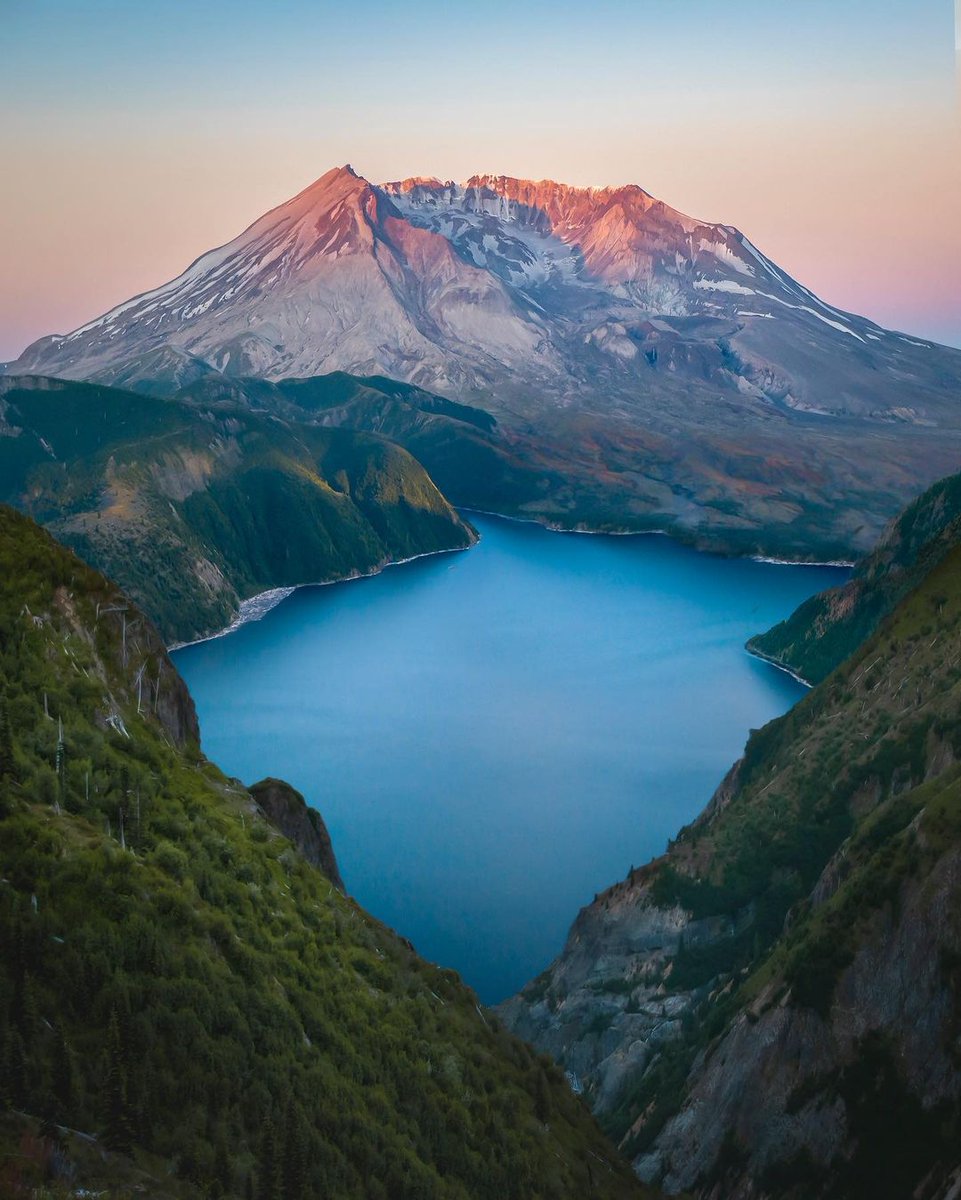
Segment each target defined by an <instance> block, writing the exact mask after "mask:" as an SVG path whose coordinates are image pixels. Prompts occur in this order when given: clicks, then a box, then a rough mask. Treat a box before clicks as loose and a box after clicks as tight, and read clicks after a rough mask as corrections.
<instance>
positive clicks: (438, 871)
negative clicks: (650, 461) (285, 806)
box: [174, 515, 847, 1003]
mask: <svg viewBox="0 0 961 1200" xmlns="http://www.w3.org/2000/svg"><path fill="white" fill-rule="evenodd" d="M471 519H472V520H473V522H474V524H475V525H476V526H477V528H478V529H479V531H480V533H481V535H482V540H481V542H480V544H479V545H478V546H476V547H475V548H474V549H473V550H470V551H468V552H465V553H459V554H444V555H439V556H437V557H434V558H428V559H421V560H419V561H417V562H412V563H408V564H405V565H402V566H398V567H395V568H391V569H390V570H387V571H385V572H384V573H383V574H381V575H378V576H375V577H373V578H369V579H361V580H354V581H351V582H348V583H343V584H335V585H329V586H325V587H308V588H301V589H299V590H298V591H296V592H294V593H293V594H292V595H291V596H289V597H288V598H287V599H286V600H285V601H284V602H283V603H282V604H280V605H279V606H278V607H277V608H275V609H273V610H272V611H271V612H270V613H268V614H267V616H266V617H264V618H263V620H261V621H258V622H256V623H252V624H248V625H245V626H243V627H241V628H240V629H238V630H236V631H235V632H234V633H231V634H230V635H229V636H227V637H222V638H216V639H213V640H211V641H208V642H203V643H200V644H198V645H194V646H188V647H185V648H183V649H181V650H179V651H178V652H177V653H176V654H175V656H174V657H175V661H176V663H177V666H178V668H179V669H180V671H181V672H182V673H183V675H184V677H185V679H186V680H187V683H188V684H189V686H190V689H191V691H192V693H193V695H194V698H195V700H196V703H197V710H198V713H199V716H200V721H201V731H202V735H203V745H204V749H205V751H206V753H207V754H208V755H209V756H210V757H211V758H212V759H213V760H214V761H215V762H217V763H218V764H219V765H220V766H221V767H222V768H223V769H224V770H225V771H227V772H229V773H230V774H232V775H236V776H238V777H239V778H241V779H242V780H244V782H245V783H253V782H255V781H256V780H258V779H260V778H262V777H263V776H265V775H275V776H278V777H280V778H283V779H287V780H288V781H289V782H290V783H292V784H293V785H294V786H295V787H296V788H298V789H299V790H300V791H302V792H303V793H304V795H305V796H306V798H307V800H308V802H309V803H310V804H312V805H313V806H314V807H316V808H318V809H319V810H320V811H321V813H322V814H323V816H324V819H325V820H326V822H327V825H328V827H329V829H330V833H331V836H332V838H333V842H334V849H335V851H336V853H337V857H338V860H339V863H340V867H341V871H342V874H343V876H344V880H345V882H346V885H347V888H348V890H349V892H350V893H351V895H353V896H355V897H356V899H357V900H358V901H359V902H360V903H361V904H363V905H364V907H365V908H367V909H369V910H370V912H372V913H373V914H374V915H375V916H377V917H379V918H380V919H381V920H382V921H385V922H386V923H387V924H388V925H391V926H393V927H394V928H395V929H396V930H397V931H398V932H399V933H401V934H403V935H404V936H405V937H408V938H410V939H411V940H412V941H413V943H414V945H415V946H416V947H417V949H418V950H419V951H420V952H421V953H422V954H424V955H425V956H426V957H428V958H430V959H433V960H435V961H437V962H439V963H441V964H443V965H445V966H450V967H454V968H455V969H456V970H457V971H459V972H460V973H461V975H462V976H463V977H464V979H465V980H466V981H467V982H468V983H469V984H471V985H472V986H473V987H474V988H476V989H477V991H478V993H479V995H480V997H481V999H482V1000H484V1001H485V1002H488V1003H493V1002H496V1001H498V1000H501V999H503V998H505V997H506V996H507V995H509V994H511V993H512V992H514V991H516V990H517V989H518V988H520V987H521V986H523V984H524V983H526V982H527V981H528V980H529V979H531V978H532V977H533V976H535V975H536V974H538V972H539V971H541V970H542V969H543V968H544V967H545V966H547V964H548V962H549V961H550V960H551V959H552V958H553V957H554V955H555V954H557V953H558V952H559V951H560V949H561V946H562V944H563V941H564V938H565V935H566V933H567V930H568V928H569V926H570V924H571V921H572V920H573V919H574V917H575V916H576V915H577V911H578V909H579V908H580V907H581V906H582V905H584V904H586V903H588V902H589V901H590V900H591V899H592V897H593V895H594V893H595V892H596V891H599V890H601V889H603V888H605V887H607V886H608V885H610V884H612V883H614V882H616V881H617V880H618V879H621V878H623V876H624V875H625V873H626V872H627V871H628V869H629V868H630V867H631V866H632V865H638V866H639V865H640V864H641V863H643V862H645V861H647V860H648V859H649V858H651V857H652V856H654V855H656V854H659V853H660V852H661V851H663V849H664V847H665V844H666V842H667V839H668V838H669V837H671V836H673V835H674V834H675V833H676V832H677V830H678V829H679V828H680V826H681V825H683V824H685V823H686V822H688V821H690V820H691V819H692V817H694V816H695V815H696V814H697V813H698V812H699V811H700V810H701V808H702V807H703V806H704V805H705V804H706V803H707V801H708V799H709V798H710V796H711V793H712V792H713V790H714V788H715V787H716V785H717V784H718V783H719V782H720V780H721V778H722V776H723V775H724V773H725V772H726V771H727V769H728V767H729V766H730V765H731V763H732V762H733V761H734V760H735V759H736V758H737V757H738V756H739V755H740V753H741V751H742V749H743V746H744V742H745V739H746V737H747V734H748V730H749V729H751V728H757V727H758V726H760V725H763V724H764V723H765V722H766V721H769V720H771V718H772V717H776V716H778V715H779V714H780V713H783V712H784V711H786V710H787V709H788V708H789V707H790V706H791V705H792V704H793V703H794V702H795V701H796V700H797V699H798V698H799V697H800V696H801V695H802V694H803V691H804V689H803V687H802V686H801V685H800V684H798V683H796V682H795V681H794V680H793V679H791V678H790V677H789V676H788V675H786V674H785V673H784V672H782V671H778V670H777V669H776V668H774V667H771V666H769V665H767V664H766V663H762V662H759V661H758V660H757V659H754V658H751V657H750V656H748V655H747V654H746V653H745V651H744V649H743V646H744V642H745V640H746V639H747V638H748V637H749V636H750V635H751V634H753V633H757V632H759V631H760V630H763V629H766V628H768V627H769V626H770V625H772V624H773V623H775V622H776V621H778V620H781V619H782V618H783V617H786V616H787V615H788V614H789V613H790V612H791V611H792V610H793V609H794V608H795V607H796V606H797V604H798V603H800V601H801V600H803V599H805V598H806V597H807V596H809V595H811V594H812V593H814V592H816V591H820V590H821V589H822V588H825V587H829V586H831V585H833V584H836V583H839V582H841V581H842V580H843V579H844V578H846V577H847V572H846V571H844V570H842V569H837V568H830V567H791V566H779V565H776V564H771V563H759V562H752V561H748V560H743V559H725V558H718V557H714V556H711V555H707V554H699V553H697V552H696V551H693V550H689V549H686V548H685V547H682V546H679V545H677V544H675V543H674V542H672V541H670V540H669V539H668V538H665V537H658V536H637V537H606V536H585V535H577V534H558V533H550V532H548V531H546V530H544V529H541V528H540V527H538V526H536V525H526V524H519V523H514V522H508V521H503V520H499V519H496V518H491V517H477V516H473V515H472V517H471Z"/></svg>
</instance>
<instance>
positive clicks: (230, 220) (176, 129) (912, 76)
mask: <svg viewBox="0 0 961 1200" xmlns="http://www.w3.org/2000/svg"><path fill="white" fill-rule="evenodd" d="M0 38H2V42H0V44H2V49H3V62H4V68H3V71H2V72H0V155H2V158H0V246H2V253H0V360H3V359H5V358H12V357H15V356H16V355H17V354H19V352H20V351H21V350H22V349H23V348H24V346H25V345H26V344H27V343H28V342H30V341H31V340H33V339H34V338H35V337H38V336H40V335H41V334H44V333H51V332H66V331H67V330H69V329H72V328H74V327H76V326H77V325H79V324H81V323H82V322H84V321H85V320H87V319H88V318H90V317H92V316H94V315H97V314H99V313H100V312H102V311H104V310H105V309H107V308H109V307H111V306H112V305H113V304H115V303H117V302H119V301H121V300H124V299H126V298H127V297H129V296H130V295H132V294H134V293H136V292H140V291H143V290H145V289H146V288H149V287H152V286H154V285H156V284H158V283H161V282H163V281H164V280H166V279H169V278H171V277H172V276H174V275H176V274H178V273H179V272H180V271H181V270H182V269H183V268H184V267H185V266H186V265H187V264H188V263H189V262H190V261H191V260H192V259H194V258H195V257H196V256H197V255H198V254H200V253H202V252H203V251H204V250H207V249H209V248H211V247H213V246H215V245H219V244H221V243H223V242H225V241H227V240H229V239H230V238H231V237H233V236H234V235H235V234H237V233H238V232H240V230H241V229H243V228H244V227H245V226H246V225H248V224H249V223H250V222H251V221H252V220H254V219H255V218H256V217H257V216H259V215H260V214H261V213H262V212H264V211H265V210H267V209H268V208H270V207H272V206H273V205H275V204H278V203H280V202H281V201H283V200H284V199H286V198H287V197H288V196H290V195H292V194H293V193H295V192H297V191H298V190H300V189H301V188H302V187H304V186H305V185H306V184H308V183H310V182H311V181H312V180H313V179H314V178H316V177H317V176H319V175H321V174H322V173H323V172H324V171H325V170H327V169H328V168H329V167H331V166H334V165H338V164H340V163H344V162H351V163H352V164H353V165H354V167H355V169H356V170H357V171H358V172H360V173H361V174H363V175H365V176H367V177H368V178H370V179H372V180H375V181H377V180H384V179H394V178H399V177H402V176H405V175H413V174H436V175H439V176H441V177H443V178H462V177H465V176H467V175H469V174H471V173H473V172H475V171H495V172H502V173H505V174H512V175H521V176H530V177H534V178H540V177H551V178H554V179H560V180H563V181H565V182H568V183H576V184H618V183H627V182H634V183H639V184H641V185H642V186H643V187H645V188H646V189H647V190H648V191H650V192H652V193H654V194H655V195H656V196H658V197H660V198H661V199H663V200H665V201H666V202H668V203H669V204H671V205H673V206H674V207H676V208H679V209H681V210H682V211H684V212H687V213H689V214H691V215H693V216H697V217H700V218H703V219H705V220H713V221H723V222H726V223H729V224H733V225H737V226H738V227H739V228H740V229H742V230H744V232H745V233H747V235H748V236H749V237H750V238H751V239H752V240H753V241H754V242H756V243H757V244H758V245H759V246H760V247H761V249H762V250H764V252H765V253H767V254H768V255H770V256H771V257H773V258H774V259H775V261H777V262H778V263H779V264H780V265H782V266H783V267H785V268H786V269H787V270H789V271H790V272H791V273H792V274H793V275H795V276H796V277H797V278H799V279H800V280H801V281H802V282H803V283H805V284H806V285H808V286H809V287H812V288H813V289H814V290H816V291H817V292H818V293H820V294H821V295H822V296H823V297H824V298H825V299H827V300H829V301H830V302H832V303H834V304H837V305H840V306H841V307H844V308H848V309H850V310H853V311H856V312H859V313H864V314H866V315H868V316H870V317H873V318H874V319H876V320H878V321H880V322H882V323H883V324H886V325H889V326H893V327H895V328H898V329H902V330H907V331H909V332H914V333H919V334H923V335H926V336H929V337H932V338H936V339H938V340H941V341H946V342H950V343H953V344H955V345H961V104H959V97H961V91H959V81H958V77H957V62H958V56H957V54H956V49H955V41H956V39H955V0H901V2H897V3H896V2H894V0H803V3H799V2H798V0H727V2H726V3H723V2H721V0H669V2H667V0H595V2H594V3H592V4H584V3H582V2H578V3H568V2H567V0H550V2H546V0H525V2H524V3H516V2H508V0H483V3H469V4H468V3H461V2H460V0H408V2H407V3H405V4H399V3H381V2H379V0H374V2H367V3H365V2H363V0H360V2H356V3H351V4H345V3H337V4H330V3H323V2H321V3H317V2H314V3H307V2H297V0H286V2H285V0H275V2H274V3H272V4H267V3H253V2H251V3H243V4H238V3H236V2H232V3H227V2H226V0H203V2H199V0H191V2H189V3H188V2H186V0H168V2H166V3H164V2H163V0H156V2H154V3H149V4H148V3H140V2H139V0H123V2H120V0H0Z"/></svg>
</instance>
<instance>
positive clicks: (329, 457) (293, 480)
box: [0, 375, 475, 641]
mask: <svg viewBox="0 0 961 1200" xmlns="http://www.w3.org/2000/svg"><path fill="white" fill-rule="evenodd" d="M0 501H3V502H7V503H10V504H13V505H14V506H15V507H17V508H20V509H22V510H24V511H25V512H28V513H29V514H30V515H31V516H33V517H34V518H36V519H37V520H38V521H40V522H41V523H43V524H44V525H46V526H48V527H49V528H50V529H51V530H52V531H53V532H54V533H55V534H56V535H57V537H59V538H60V539H61V540H62V541H64V542H66V543H67V544H69V545H70V546H72V547H73V548H74V549H75V550H76V551H77V552H78V553H79V554H81V555H82V556H83V557H84V558H85V559H87V561H88V562H90V563H92V564H94V565H95V566H97V567H99V568H101V569H103V570H104V571H107V572H108V573H109V574H110V575H112V576H113V577H114V578H116V579H117V581H118V582H119V583H120V584H121V585H122V586H123V587H124V588H125V589H126V590H127V591H128V592H129V594H130V595H131V597H132V598H133V599H134V600H135V601H136V602H137V603H138V604H139V605H141V606H142V607H143V609H144V610H145V611H146V612H147V613H148V614H149V615H150V617H151V618H152V620H154V621H155V622H156V623H157V625H158V626H159V628H160V629H161V632H162V633H163V634H164V636H165V637H166V638H167V639H168V640H170V641H186V640H189V639H191V638H193V637H198V636H201V635H203V634H206V633H210V632H213V631H215V630H217V629H221V628H223V627H224V626H225V625H228V624H229V623H230V621H231V620H232V619H233V618H234V617H235V616H236V614H237V611H238V607H239V606H240V604H241V602H242V601H244V600H246V599H248V598H250V597H251V596H254V595H255V594H257V593H260V592H263V591H266V590H269V589H273V588H281V587H293V586H295V585H297V584H304V583H319V582H323V581H326V580H331V579H342V578H345V577H349V576H351V575H356V574H359V573H368V572H371V571H375V570H377V569H379V568H380V567H382V566H384V565H385V564H386V563H388V562H391V561H394V560H397V559H403V558H409V557H411V556H412V555H415V554H424V553H428V552H433V551H437V550H452V549H459V548H463V547H466V546H469V545H471V544H472V543H473V541H474V540H475V534H474V532H473V530H471V529H470V528H469V527H468V526H467V525H466V524H465V522H463V521H462V520H461V519H460V518H459V517H458V516H457V514H456V513H455V512H454V511H453V509H452V508H451V507H450V505H449V504H448V503H447V501H446V500H445V499H444V497H443V496H442V495H441V494H440V492H438V490H437V488H436V487H435V486H434V484H433V483H432V482H431V480H430V478H429V477H428V476H427V474H426V472H425V471H424V469H423V467H422V466H421V465H420V464H419V463H418V462H416V461H415V460H414V459H413V458H412V457H411V456H410V455H409V454H408V453H407V452H406V451H405V450H403V449H401V448H400V447H399V446H396V445H394V444H393V443H392V442H389V441H387V440H385V439H384V438H382V437H380V436H377V435H373V434H369V433H363V432H354V431H351V430H346V429H325V428H321V427H320V426H319V425H297V424H293V423H287V422H285V421H283V420H280V419H278V418H277V417H276V416H272V417H268V416H264V415H257V414H254V413H252V412H250V411H245V410H244V409H243V408H240V407H236V406H233V405H231V404H229V403H227V402H226V401H224V400H223V399H222V398H221V399H219V400H217V401H216V402H207V403H202V404H201V403H191V404H186V403H181V402H178V401H172V400H163V399H156V398H153V397H147V396H143V395H140V394H137V393H132V392H127V391H123V390H120V389H118V388H109V387H105V386H103V385H99V384H86V383H75V382H69V381H63V380H51V379H44V378H38V377H32V376H27V377H18V376H10V375H5V376H0Z"/></svg>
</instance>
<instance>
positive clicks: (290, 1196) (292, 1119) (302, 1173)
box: [283, 1100, 307, 1200]
mask: <svg viewBox="0 0 961 1200" xmlns="http://www.w3.org/2000/svg"><path fill="white" fill-rule="evenodd" d="M284 1134H285V1146H284V1189H283V1198H284V1200H303V1197H304V1192H305V1191H306V1189H307V1134H306V1130H305V1128H304V1119H303V1116H302V1114H301V1111H300V1108H299V1107H298V1106H297V1105H295V1104H294V1102H293V1100H290V1101H288V1103H287V1113H286V1117H285V1119H284Z"/></svg>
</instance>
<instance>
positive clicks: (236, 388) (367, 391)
mask: <svg viewBox="0 0 961 1200" xmlns="http://www.w3.org/2000/svg"><path fill="white" fill-rule="evenodd" d="M176 399H178V400H181V401H183V402H185V403H189V404H209V403H211V402H212V401H213V400H221V401H223V400H229V402H230V403H232V404H236V405H245V406H247V407H248V408H250V409H251V410H252V411H256V412H262V413H272V414H275V415H279V416H282V417H283V418H284V419H285V420H289V421H293V422H295V423H297V424H308V425H320V426H323V427H326V428H331V427H339V428H344V429H355V430H360V431H367V432H370V433H377V434H380V435H382V436H383V437H387V438H390V440H391V441H393V442H396V443H397V444H398V445H400V446H403V447H404V448H405V449H406V450H409V451H410V453H411V454H413V456H414V457H415V458H416V459H417V461H418V462H420V463H423V464H424V466H425V468H426V469H427V471H428V472H429V473H430V477H431V479H433V480H434V482H435V483H436V484H437V486H438V487H439V488H440V489H441V491H442V492H443V493H444V495H445V496H447V497H449V499H450V500H451V502H452V503H453V504H457V505H460V506H463V507H465V508H476V509H483V510H488V511H492V512H504V513H515V514H516V513H522V512H525V511H526V510H527V507H528V506H529V505H532V504H533V505H535V506H536V505H537V504H538V503H540V502H541V500H542V498H543V495H544V494H545V492H547V491H548V490H550V489H552V488H556V487H557V486H558V484H559V476H558V475H557V473H556V471H555V470H554V469H553V468H551V467H550V466H549V465H548V464H547V459H546V458H545V457H544V456H543V454H542V453H541V450H540V448H539V447H538V446H537V445H535V443H534V442H533V440H532V439H530V438H525V437H523V436H519V435H518V434H517V433H516V432H515V433H513V434H511V435H510V436H507V435H506V434H505V433H504V431H503V430H501V428H500V427H499V425H498V423H497V422H496V421H495V419H494V418H493V417H492V416H491V414H490V413H488V412H486V411H485V410H484V409H481V408H476V407H473V406H471V405H467V404H458V403H456V402H455V401H453V400H448V399H446V398H445V397H443V396H437V395H435V394H434V393H433V392H428V391H425V390H424V389H423V388H419V387H416V386H414V385H413V384H410V383H401V382H399V381H397V380H394V379H388V378H387V377H386V376H383V375H372V376H356V375H348V374H346V373H345V372H343V371H332V372H331V373H330V374H328V375H316V376H312V377H309V378H305V379H282V380H279V381H278V382H276V383H271V382H269V381H267V380H265V379H245V378H239V379H234V378H231V379H226V378H223V377H221V376H207V377H206V378H204V379H201V380H198V381H196V382H195V383H192V384H190V385H189V386H188V387H185V388H183V389H182V390H181V391H179V392H177V393H176Z"/></svg>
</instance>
